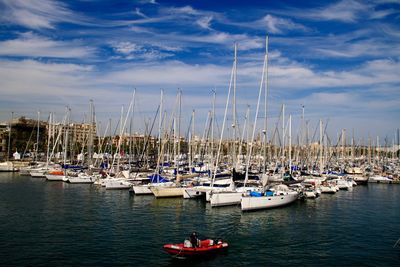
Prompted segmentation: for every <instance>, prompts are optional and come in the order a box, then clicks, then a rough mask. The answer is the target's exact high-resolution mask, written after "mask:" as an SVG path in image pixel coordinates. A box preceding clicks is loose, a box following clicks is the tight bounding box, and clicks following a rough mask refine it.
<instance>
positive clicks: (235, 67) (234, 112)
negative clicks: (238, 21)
mask: <svg viewBox="0 0 400 267" xmlns="http://www.w3.org/2000/svg"><path fill="white" fill-rule="evenodd" d="M236 81H237V43H235V59H234V72H233V98H232V101H233V105H232V112H233V114H232V120H233V121H232V130H233V144H232V166H233V168H236V167H237V166H236V158H237V157H236Z"/></svg>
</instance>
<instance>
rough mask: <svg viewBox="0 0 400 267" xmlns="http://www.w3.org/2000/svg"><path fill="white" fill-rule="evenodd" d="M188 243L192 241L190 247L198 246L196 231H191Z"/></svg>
mask: <svg viewBox="0 0 400 267" xmlns="http://www.w3.org/2000/svg"><path fill="white" fill-rule="evenodd" d="M190 243H192V247H194V248H198V247H199V243H200V240H199V238H198V236H197V232H193V233H192V234H191V235H190Z"/></svg>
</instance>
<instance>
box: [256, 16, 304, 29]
mask: <svg viewBox="0 0 400 267" xmlns="http://www.w3.org/2000/svg"><path fill="white" fill-rule="evenodd" d="M251 24H253V23H251ZM256 24H257V25H260V24H261V25H262V24H265V26H266V27H267V30H268V32H269V33H282V32H283V31H285V30H302V31H306V30H307V28H306V27H305V26H303V25H301V24H298V23H294V22H293V21H292V20H290V19H284V18H278V17H275V16H272V15H269V14H268V15H266V16H265V17H264V18H262V19H261V20H260V21H258V22H256ZM253 26H254V24H253Z"/></svg>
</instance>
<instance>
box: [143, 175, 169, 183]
mask: <svg viewBox="0 0 400 267" xmlns="http://www.w3.org/2000/svg"><path fill="white" fill-rule="evenodd" d="M147 178H150V182H151V183H166V182H169V180H167V179H165V178H163V177H162V176H161V175H159V174H152V175H149V176H147Z"/></svg>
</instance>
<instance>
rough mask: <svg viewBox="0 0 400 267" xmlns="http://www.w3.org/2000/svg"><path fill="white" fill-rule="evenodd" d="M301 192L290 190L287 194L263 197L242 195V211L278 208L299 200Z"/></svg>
mask: <svg viewBox="0 0 400 267" xmlns="http://www.w3.org/2000/svg"><path fill="white" fill-rule="evenodd" d="M298 195H299V193H297V192H289V193H287V194H285V195H277V196H262V197H251V196H245V197H242V200H241V202H240V204H241V209H242V211H249V210H260V209H269V208H276V207H280V206H285V205H288V204H290V203H292V202H294V201H296V200H297V197H298Z"/></svg>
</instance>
